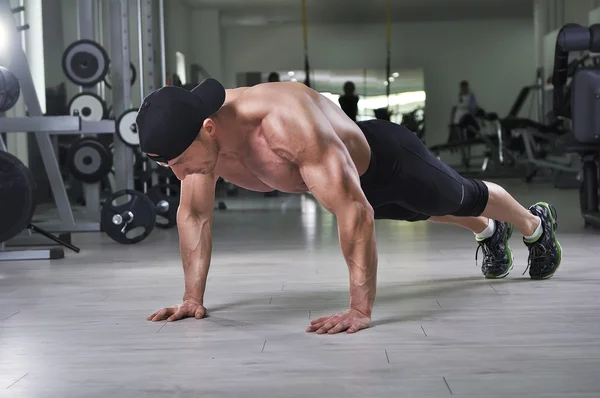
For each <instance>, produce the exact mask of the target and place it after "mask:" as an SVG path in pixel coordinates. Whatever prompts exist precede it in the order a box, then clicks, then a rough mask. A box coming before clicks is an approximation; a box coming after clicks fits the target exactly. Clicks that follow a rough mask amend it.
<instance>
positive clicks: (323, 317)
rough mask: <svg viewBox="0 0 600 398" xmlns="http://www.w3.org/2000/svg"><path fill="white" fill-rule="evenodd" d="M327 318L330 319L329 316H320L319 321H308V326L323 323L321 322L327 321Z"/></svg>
mask: <svg viewBox="0 0 600 398" xmlns="http://www.w3.org/2000/svg"><path fill="white" fill-rule="evenodd" d="M329 318H331V316H322V317H320V318H319V319H313V320H312V321H310V324H311V325H314V324H316V323H323V322H325V321H327V320H328V319H329Z"/></svg>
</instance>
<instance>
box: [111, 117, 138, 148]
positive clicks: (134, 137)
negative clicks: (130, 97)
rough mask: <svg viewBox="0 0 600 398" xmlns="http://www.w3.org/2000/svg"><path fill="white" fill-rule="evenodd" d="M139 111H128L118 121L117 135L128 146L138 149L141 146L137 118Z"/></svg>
mask: <svg viewBox="0 0 600 398" xmlns="http://www.w3.org/2000/svg"><path fill="white" fill-rule="evenodd" d="M137 113H138V110H137V109H129V110H126V111H125V112H123V113H122V114H121V116H119V117H118V118H117V120H116V122H115V123H116V124H117V126H116V131H117V135H118V136H119V138H120V139H121V141H123V142H124V143H125V144H126V145H127V146H130V147H132V148H137V147H139V146H140V136H139V135H138V131H137V124H136V123H135V118H136V117H137Z"/></svg>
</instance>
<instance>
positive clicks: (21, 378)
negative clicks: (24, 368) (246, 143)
mask: <svg viewBox="0 0 600 398" xmlns="http://www.w3.org/2000/svg"><path fill="white" fill-rule="evenodd" d="M28 374H29V373H25V374H24V375H23V376H21V377H20V378H19V379H18V380H16V381H15V382H14V383H12V384H11V385H10V386H8V387H6V389H7V390H8V389H9V388H11V387H12V386H14V385H15V384H17V383H18V382H20V381H21V380H23V378H24V377H25V376H27V375H28Z"/></svg>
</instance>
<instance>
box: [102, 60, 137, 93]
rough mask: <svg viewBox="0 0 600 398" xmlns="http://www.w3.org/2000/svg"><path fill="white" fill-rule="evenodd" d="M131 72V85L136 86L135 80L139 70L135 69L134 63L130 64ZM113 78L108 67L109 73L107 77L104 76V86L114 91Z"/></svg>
mask: <svg viewBox="0 0 600 398" xmlns="http://www.w3.org/2000/svg"><path fill="white" fill-rule="evenodd" d="M129 70H130V73H131V85H132V86H133V85H134V84H135V80H136V79H137V70H136V69H135V65H134V64H133V63H130V64H129ZM111 79H112V76H111V72H110V66H109V67H108V72H107V73H106V76H104V84H105V85H106V87H108V88H110V89H112V80H111Z"/></svg>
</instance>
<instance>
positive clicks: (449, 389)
mask: <svg viewBox="0 0 600 398" xmlns="http://www.w3.org/2000/svg"><path fill="white" fill-rule="evenodd" d="M444 383H446V387H448V391H450V395H454V393H453V392H452V389H451V388H450V384H448V380H446V377H445V376H444Z"/></svg>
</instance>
